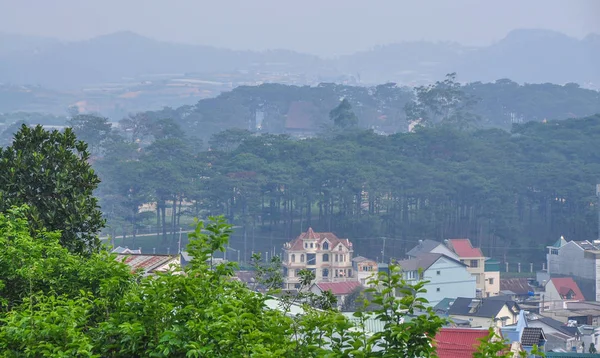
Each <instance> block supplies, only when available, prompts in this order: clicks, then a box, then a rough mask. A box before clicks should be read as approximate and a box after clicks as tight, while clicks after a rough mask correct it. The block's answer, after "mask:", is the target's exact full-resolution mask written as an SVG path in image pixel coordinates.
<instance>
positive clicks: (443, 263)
mask: <svg viewBox="0 0 600 358" xmlns="http://www.w3.org/2000/svg"><path fill="white" fill-rule="evenodd" d="M397 264H398V265H399V266H400V267H401V268H402V274H403V276H404V279H405V280H407V281H408V282H411V281H420V280H426V281H429V282H428V283H427V284H425V286H424V288H425V289H426V290H427V292H426V293H425V294H423V297H424V298H426V299H427V301H429V305H431V306H435V305H437V304H438V303H439V302H440V301H442V300H443V299H444V298H456V297H459V296H469V295H471V296H472V297H475V290H476V285H475V277H473V276H472V275H471V274H470V273H469V272H468V271H467V266H466V265H465V264H464V263H461V262H460V261H457V260H455V259H453V258H451V257H448V256H446V255H443V254H436V253H424V254H420V255H419V256H418V257H416V258H413V259H408V260H401V261H398V262H397ZM419 271H420V272H419Z"/></svg>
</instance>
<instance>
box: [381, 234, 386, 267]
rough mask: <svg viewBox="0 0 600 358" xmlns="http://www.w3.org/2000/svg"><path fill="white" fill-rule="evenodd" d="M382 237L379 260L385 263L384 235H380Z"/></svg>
mask: <svg viewBox="0 0 600 358" xmlns="http://www.w3.org/2000/svg"><path fill="white" fill-rule="evenodd" d="M382 239H383V246H382V248H381V262H383V263H385V239H386V238H385V237H382Z"/></svg>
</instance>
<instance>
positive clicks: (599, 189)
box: [596, 184, 600, 240]
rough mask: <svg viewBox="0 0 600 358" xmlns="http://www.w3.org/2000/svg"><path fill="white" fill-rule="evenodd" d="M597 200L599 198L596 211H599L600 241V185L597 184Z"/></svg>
mask: <svg viewBox="0 0 600 358" xmlns="http://www.w3.org/2000/svg"><path fill="white" fill-rule="evenodd" d="M596 198H598V205H597V206H596V209H597V210H598V240H600V184H596Z"/></svg>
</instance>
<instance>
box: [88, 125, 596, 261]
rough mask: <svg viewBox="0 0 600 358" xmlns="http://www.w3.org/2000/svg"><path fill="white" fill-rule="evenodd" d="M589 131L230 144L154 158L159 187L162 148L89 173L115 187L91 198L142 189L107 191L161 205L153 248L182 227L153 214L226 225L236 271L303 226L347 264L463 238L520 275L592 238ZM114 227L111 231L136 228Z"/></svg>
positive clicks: (255, 138) (219, 139) (363, 134)
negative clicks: (353, 253) (349, 259)
mask: <svg viewBox="0 0 600 358" xmlns="http://www.w3.org/2000/svg"><path fill="white" fill-rule="evenodd" d="M599 131H600V117H598V116H593V117H588V118H585V119H572V120H568V121H548V122H547V123H527V124H523V125H515V127H514V129H513V131H512V132H506V131H503V130H499V129H478V130H471V131H462V130H458V129H457V127H456V126H455V125H454V123H447V124H442V125H439V126H435V127H431V128H420V129H419V130H417V131H416V132H414V133H398V134H395V135H390V136H381V135H377V134H375V133H373V132H371V131H360V130H358V131H346V132H340V133H337V134H336V135H335V137H331V135H330V134H328V135H327V136H323V137H315V138H311V139H306V140H300V141H299V140H295V139H293V138H290V137H288V136H285V135H271V134H262V135H250V134H249V133H248V132H245V131H241V132H237V131H229V132H224V133H221V134H219V135H217V136H215V137H214V138H213V139H212V140H211V141H210V143H211V149H210V150H209V151H205V152H199V153H198V152H196V151H195V148H194V146H193V145H192V146H187V147H185V146H182V147H179V146H178V145H176V142H171V144H168V145H165V146H164V148H165V152H164V155H166V156H165V157H164V158H166V162H164V164H165V165H168V166H169V168H170V169H167V168H166V167H165V168H163V169H164V170H162V171H161V173H162V174H158V173H155V174H150V173H152V170H156V168H158V167H159V166H161V165H163V164H161V163H163V161H162V159H161V158H162V157H161V156H162V155H163V154H160V155H159V152H156V150H155V149H153V148H155V147H157V149H158V146H159V145H161V144H160V143H161V141H157V142H155V143H156V144H153V145H151V146H149V147H147V148H144V149H143V150H141V151H140V152H137V158H136V159H132V158H133V157H135V155H134V156H133V157H132V156H125V157H123V158H121V159H120V158H115V157H110V158H106V159H105V160H101V161H99V162H98V168H99V170H100V174H101V176H103V177H104V175H106V174H107V173H110V172H112V173H114V174H115V175H114V176H111V177H106V181H105V183H103V184H102V185H103V188H105V189H107V190H108V189H110V186H112V185H114V187H115V188H118V187H119V185H117V183H123V184H125V183H126V181H127V180H129V179H127V178H136V179H135V181H136V182H137V183H142V182H143V183H145V184H144V185H148V186H147V188H146V189H144V190H141V189H138V188H134V186H132V184H133V182H131V181H130V182H128V183H130V184H126V185H125V186H124V187H123V190H122V191H120V192H119V191H114V192H113V193H114V196H113V198H115V199H116V200H117V201H119V200H120V202H122V203H124V205H126V206H128V205H129V204H126V203H128V202H130V200H131V199H132V198H134V197H135V196H133V195H130V194H133V193H140V192H142V191H145V192H146V193H147V194H146V196H142V197H139V198H140V200H142V199H143V198H145V200H151V201H152V200H157V198H161V199H159V200H158V203H159V205H158V207H159V208H160V211H161V213H157V218H159V219H160V221H161V222H162V223H158V226H159V227H160V228H157V230H156V231H158V232H160V233H161V235H162V236H163V237H166V236H167V233H168V232H174V230H173V228H176V227H178V226H179V225H177V224H175V225H173V221H172V220H179V219H178V218H180V216H177V217H175V218H174V217H171V222H169V220H168V219H167V220H166V221H164V220H165V217H164V215H163V214H162V211H163V208H165V207H166V208H173V209H174V210H175V212H177V213H178V214H177V215H179V214H183V213H185V212H186V211H187V212H188V213H190V212H191V213H193V214H194V215H200V216H203V215H221V214H223V215H225V216H226V217H227V218H228V220H230V221H231V222H232V223H234V224H235V225H238V226H239V229H238V230H236V233H235V234H234V235H233V238H232V245H233V246H234V247H236V248H238V249H242V250H243V251H244V252H245V253H246V255H245V257H246V259H249V257H250V252H251V251H255V252H256V251H260V252H264V251H272V250H273V247H275V248H279V247H281V245H282V244H283V243H284V242H285V241H286V240H289V239H290V238H292V237H295V236H297V235H298V233H300V232H301V230H306V228H307V227H309V226H312V227H313V228H314V229H315V230H321V231H333V232H336V233H337V234H338V235H340V236H342V237H349V238H350V239H352V240H354V242H355V243H356V246H355V247H356V250H357V252H358V253H360V254H363V255H366V256H370V257H373V258H376V257H379V255H381V250H382V248H383V239H382V238H383V237H385V238H387V241H386V251H387V252H386V253H385V255H386V257H388V258H389V257H403V256H404V253H405V252H406V251H407V250H408V249H410V248H411V247H412V246H413V245H415V244H416V243H417V241H418V240H419V239H426V238H430V239H431V238H433V239H438V240H441V239H446V238H450V237H469V238H471V239H472V240H473V242H474V244H475V245H480V246H481V247H483V249H484V251H485V252H486V254H487V255H490V256H496V257H498V258H500V259H508V260H515V261H520V262H523V263H528V262H539V261H542V260H543V257H544V256H543V252H544V249H543V248H544V247H545V245H547V244H549V243H552V242H554V241H555V239H556V238H557V237H559V236H561V235H564V236H565V237H568V238H573V239H589V238H591V237H595V236H596V230H597V225H596V223H595V220H596V217H597V216H596V207H595V201H594V199H593V194H594V185H595V184H596V182H597V181H598V180H599V179H600V167H599V166H598V163H600V158H598V156H597V151H596V150H595V149H594V148H595V146H596V141H597V138H598V136H599V135H600V133H599ZM183 141H186V140H185V139H183ZM169 150H172V151H173V152H172V153H170V154H169V153H168V151H169ZM186 153H188V154H186ZM132 160H133V161H134V162H135V163H134V162H131V161H132ZM120 163H121V164H120ZM128 163H129V164H128ZM111 168H113V169H111ZM115 168H122V169H115ZM144 168H148V169H144ZM153 168H154V169H153ZM161 168H162V167H161ZM127 172H129V173H130V174H127V175H123V174H125V173H127ZM161 183H162V184H161ZM161 185H162V186H161ZM127 188H131V189H132V190H133V191H132V192H131V193H129V192H127V191H126V190H125V189H127ZM161 188H162V189H161ZM101 189H102V188H101ZM102 190H103V196H104V193H105V192H104V189H102ZM109 191H110V190H109ZM106 194H107V195H108V193H106ZM107 197H108V196H107ZM119 198H121V199H119ZM186 202H187V204H186ZM181 203H183V205H181ZM135 205H137V204H134V206H128V207H129V208H130V209H128V210H130V212H132V211H131V210H134V211H135V207H136V206H135ZM157 210H158V208H157ZM126 217H127V218H128V219H126V220H127V221H126V222H124V223H123V225H125V224H126V223H127V222H129V224H130V225H131V224H134V221H132V216H131V215H128V216H126ZM134 226H135V225H134ZM129 227H130V228H131V226H129ZM126 230H129V231H130V230H131V229H126ZM165 230H166V231H165ZM163 242H165V245H166V246H164V245H163V246H162V248H161V247H159V250H163V251H162V252H166V247H168V246H169V245H171V246H170V247H171V250H175V249H176V246H172V245H173V244H174V241H173V240H171V243H168V240H163ZM172 252H173V251H172ZM242 257H244V256H242Z"/></svg>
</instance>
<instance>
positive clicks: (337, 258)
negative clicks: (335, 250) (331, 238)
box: [335, 254, 339, 262]
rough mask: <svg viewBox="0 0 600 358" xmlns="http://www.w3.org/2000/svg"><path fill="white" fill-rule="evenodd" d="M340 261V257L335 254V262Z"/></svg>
mask: <svg viewBox="0 0 600 358" xmlns="http://www.w3.org/2000/svg"><path fill="white" fill-rule="evenodd" d="M338 260H339V256H338V254H335V262H338Z"/></svg>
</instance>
